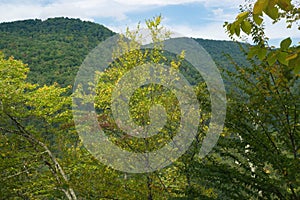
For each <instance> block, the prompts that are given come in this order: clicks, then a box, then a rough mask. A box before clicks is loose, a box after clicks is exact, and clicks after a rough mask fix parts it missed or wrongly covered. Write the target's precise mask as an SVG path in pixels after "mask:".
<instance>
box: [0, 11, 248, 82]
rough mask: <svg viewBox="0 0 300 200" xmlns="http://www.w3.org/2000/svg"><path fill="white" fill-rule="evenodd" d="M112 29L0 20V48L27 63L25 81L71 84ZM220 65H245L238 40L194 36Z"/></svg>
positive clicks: (69, 21)
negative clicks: (91, 53) (27, 69)
mask: <svg viewBox="0 0 300 200" xmlns="http://www.w3.org/2000/svg"><path fill="white" fill-rule="evenodd" d="M114 34H116V33H115V32H113V31H111V30H109V29H108V28H107V27H105V26H103V25H101V24H98V23H94V22H89V21H82V20H80V19H73V18H65V17H56V18H49V19H46V20H41V19H29V20H20V21H14V22H4V23H0V51H3V52H4V54H5V55H6V56H14V57H15V58H16V59H19V60H22V61H23V62H24V63H26V64H28V66H29V68H30V73H29V75H28V80H29V81H30V82H32V83H38V84H40V85H44V84H47V85H49V84H53V83H54V82H57V83H59V84H60V85H62V86H67V85H73V81H74V77H75V76H76V72H77V71H78V69H79V66H80V65H81V63H82V62H83V60H84V58H85V57H86V56H87V54H88V53H89V51H90V50H92V49H93V48H95V47H96V46H97V45H98V44H99V43H100V42H101V41H103V40H105V39H107V38H109V37H111V36H113V35H114ZM195 40H196V41H197V42H198V43H199V44H200V45H202V46H203V48H204V49H206V50H207V52H208V53H209V54H210V55H211V56H212V58H213V60H214V61H215V62H216V64H217V65H218V66H219V67H220V68H230V67H231V65H232V64H231V63H230V61H229V60H228V58H227V57H226V56H225V54H228V55H230V56H231V57H232V58H233V60H234V61H236V62H237V63H239V64H244V63H245V61H246V58H245V56H244V55H243V53H242V52H241V51H240V47H239V45H238V44H237V43H235V42H232V41H224V40H207V39H201V38H196V39H195Z"/></svg>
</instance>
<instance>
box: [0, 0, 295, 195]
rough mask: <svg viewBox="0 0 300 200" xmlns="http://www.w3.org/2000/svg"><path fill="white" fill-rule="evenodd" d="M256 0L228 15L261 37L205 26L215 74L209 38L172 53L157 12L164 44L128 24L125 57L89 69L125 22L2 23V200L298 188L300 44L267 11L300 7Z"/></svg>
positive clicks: (286, 12) (155, 25)
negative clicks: (217, 33)
mask: <svg viewBox="0 0 300 200" xmlns="http://www.w3.org/2000/svg"><path fill="white" fill-rule="evenodd" d="M247 2H248V1H247ZM257 2H258V3H256V4H255V6H254V8H253V6H252V5H251V4H252V2H249V4H250V5H251V6H249V5H248V3H247V5H246V6H245V8H242V7H241V8H242V9H245V10H241V12H242V13H240V14H239V15H238V16H237V17H236V21H235V22H233V23H226V24H225V27H227V28H228V35H229V36H230V37H233V36H234V35H236V36H237V37H239V38H240V39H242V38H241V35H240V33H241V32H244V33H245V34H247V35H248V36H249V37H250V38H251V39H253V41H254V42H253V43H254V44H253V46H250V45H249V46H250V47H249V46H248V44H238V43H235V42H230V41H212V40H204V39H196V41H197V42H198V43H199V44H201V45H202V46H203V47H204V48H205V49H206V51H207V52H208V53H209V54H210V55H211V57H212V58H213V60H214V62H215V63H216V64H217V66H218V67H219V69H221V70H220V71H221V72H222V74H221V75H222V77H221V76H219V75H218V74H217V77H215V76H208V79H205V81H206V82H204V81H203V79H202V78H201V75H200V73H201V72H199V71H197V70H196V67H194V68H193V66H192V65H193V64H194V63H193V59H191V58H194V57H196V58H201V59H198V60H202V59H203V60H204V61H205V62H204V64H203V65H205V66H206V63H207V60H209V63H213V61H212V60H210V59H206V58H208V56H206V53H205V52H204V56H205V57H200V56H203V55H200V54H199V55H200V56H199V57H197V56H194V55H198V51H200V50H201V51H202V50H203V49H202V48H198V46H199V45H198V43H196V45H195V41H194V40H192V42H191V44H192V45H191V44H190V43H189V42H187V41H188V40H181V43H179V44H180V45H177V46H180V47H181V46H184V47H185V48H184V50H182V49H180V51H178V52H179V53H178V55H173V54H172V53H167V52H165V51H164V45H166V44H165V43H164V42H163V41H164V40H165V39H166V38H168V36H169V35H168V33H167V32H165V31H161V30H164V26H162V24H161V20H162V17H161V16H157V17H154V18H153V19H150V20H146V21H145V23H146V27H147V29H148V30H149V33H150V36H151V38H152V42H153V46H151V48H148V49H143V48H142V47H141V46H140V44H139V42H138V39H137V38H138V36H139V34H142V33H141V30H138V31H135V32H130V31H129V30H127V31H126V32H125V33H124V35H123V36H125V37H120V38H119V40H116V41H115V43H113V44H114V45H115V46H116V49H114V50H115V52H114V53H115V54H114V55H113V56H112V59H114V58H115V57H117V58H118V59H115V60H114V62H112V63H109V64H107V65H108V66H105V67H106V68H105V69H103V70H102V69H101V70H102V71H101V70H98V68H97V69H94V68H93V67H90V66H88V67H89V68H87V69H86V68H85V69H83V70H82V71H79V73H78V76H79V78H77V79H76V81H74V80H75V75H76V74H77V72H78V70H79V69H82V68H79V66H80V65H81V64H82V62H83V60H84V59H85V58H86V56H87V55H88V53H89V52H90V51H91V50H92V49H93V48H94V47H96V46H97V44H99V43H100V42H101V41H103V40H105V39H107V38H109V37H111V36H113V35H115V33H113V32H112V31H110V30H109V29H107V28H105V27H104V26H102V25H99V24H96V23H92V22H84V21H81V20H79V19H69V18H53V19H48V20H45V21H41V20H25V21H16V22H10V23H1V24H0V200H2V199H68V200H77V199H78V200H79V199H91V200H93V199H120V200H123V199H124V200H127V199H132V200H135V199H148V200H156V199H158V200H160V199H165V200H179V199H181V200H191V199H210V200H231V199H238V200H239V199H242V200H244V199H253V200H255V199H261V200H264V199H269V200H275V199H276V200H277V199H280V200H286V199H291V200H298V199H299V198H300V175H299V169H300V119H299V116H300V109H299V108H300V102H299V99H300V90H299V88H300V87H299V85H300V81H299V78H300V76H299V72H298V69H299V62H298V59H299V58H300V56H299V55H300V47H299V45H298V46H292V45H291V44H292V40H291V38H286V39H284V40H283V41H282V42H281V44H280V48H276V49H275V48H273V47H269V46H268V45H267V44H268V42H267V39H266V37H265V33H264V29H263V25H262V24H261V23H262V21H263V20H264V18H265V17H266V15H263V14H262V13H263V12H264V13H266V14H267V15H270V14H271V16H272V17H273V18H274V20H275V21H274V23H276V22H277V21H278V20H279V19H280V18H281V17H284V16H288V23H293V20H294V21H295V22H297V20H298V19H300V18H299V15H297V13H299V8H297V7H295V6H292V4H291V3H290V1H289V0H280V1H276V2H275V1H272V0H270V2H271V3H272V2H273V3H272V4H269V5H268V6H271V7H272V6H273V7H274V6H275V5H277V3H278V6H279V7H275V8H274V9H275V10H274V9H271V10H268V9H267V6H264V5H262V4H263V3H264V2H268V1H260V0H258V1H257ZM282 3H284V4H282ZM252 8H253V9H254V11H255V12H253V11H252ZM279 8H280V11H281V14H282V15H279V14H278V10H279ZM294 9H295V10H294ZM291 11H293V12H294V15H296V17H295V18H293V19H291V18H289V17H290V16H294V15H293V12H291ZM276 13H277V15H278V16H277V15H276ZM295 13H296V14H295ZM275 15H276V16H277V18H276V16H275ZM252 16H253V17H254V19H252ZM297 16H298V17H297ZM273 18H272V19H273ZM127 38H129V40H128V39H127ZM181 39H182V38H181ZM182 41H184V42H182ZM189 41H191V39H189ZM110 44H111V43H110ZM176 44H178V43H176ZM114 45H113V47H115V46H114ZM173 45H174V44H173ZM185 45H186V46H185ZM193 45H195V46H196V47H197V48H198V49H197V48H195V49H196V50H194V49H192V48H190V49H189V47H190V46H192V47H194V46H193ZM174 46H176V45H174ZM240 47H242V48H243V49H244V50H245V51H241V49H240ZM248 47H249V48H248ZM185 49H188V50H190V51H191V52H192V53H187V52H188V51H185ZM100 50H101V52H104V54H103V55H105V59H103V60H106V57H107V56H106V54H105V53H107V52H106V49H105V48H103V47H102V49H100ZM193 50H194V51H193ZM196 51H197V52H196ZM95 52H96V53H99V51H95ZM108 52H109V50H108ZM96 55H99V54H96ZM108 55H109V56H111V53H109V54H108ZM97 58H98V57H97V56H95V54H94V55H93V56H90V57H89V59H91V60H89V62H86V63H87V64H90V63H95V62H94V61H95V60H93V59H97ZM100 60H101V59H100ZM196 60H197V59H196ZM96 61H97V62H98V60H96ZM101 61H102V60H101ZM149 62H150V63H155V65H153V66H155V67H153V66H152V65H150V66H149V65H147V63H149ZM166 63H167V64H166ZM196 64H198V63H196ZM165 65H169V66H168V68H166V67H164V66H165ZM92 66H95V65H92ZM137 66H139V67H137ZM194 66H196V65H194ZM208 66H209V67H210V68H211V66H213V65H208ZM295 66H296V67H295ZM96 67H98V66H96ZM142 67H144V68H142ZM147 67H148V68H147ZM189 67H190V68H189ZM210 68H209V69H210ZM141 69H142V70H141ZM205 69H206V70H207V69H208V68H205ZM93 70H97V71H98V72H96V73H95V74H96V76H95V77H94V76H89V75H90V73H89V72H92V73H94V72H95V71H93ZM139 70H140V71H139ZM207 71H209V70H207ZM215 71H217V70H215ZM178 72H180V73H181V74H182V75H183V76H181V75H177V74H180V73H178ZM132 73H135V74H134V76H131V75H132ZM213 75H215V74H213ZM124 77H125V78H124ZM184 79H186V80H184ZM222 79H223V80H224V82H225V83H228V82H230V86H231V88H233V89H232V90H227V91H225V89H224V87H223V84H218V83H220V82H221V83H222ZM74 82H75V83H74ZM187 82H189V83H190V82H192V83H190V84H189V83H187ZM36 83H37V84H36ZM56 83H58V84H56ZM168 84H169V85H168ZM169 86H170V87H169ZM72 87H73V90H71V88H72ZM71 91H73V93H72V95H71ZM116 102H117V103H116ZM225 111H226V113H225ZM225 115H226V117H225ZM116 116H117V117H116ZM124 116H125V117H124ZM100 127H101V128H102V129H101V131H100ZM211 130H213V131H211ZM142 134H143V135H142ZM148 134H150V136H149V135H148ZM141 136H142V137H141ZM216 136H217V137H216ZM187 141H189V143H188V142H187ZM180 142H181V143H180ZM109 145H110V146H109ZM165 147H166V148H165ZM203 147H204V148H203ZM202 148H203V149H204V150H203V149H202ZM182 149H183V151H182ZM202 150H203V151H202ZM179 151H181V152H180V153H179V154H177V152H179ZM124 152H125V153H124ZM174 152H175V153H174ZM203 152H204V153H207V154H205V156H201V155H203V154H201V153H203ZM173 154H176V155H175V157H172V156H173ZM199 155H200V156H199ZM176 156H177V157H176ZM136 158H138V159H136ZM152 166H155V167H152ZM123 169H125V170H123ZM132 169H135V170H132Z"/></svg>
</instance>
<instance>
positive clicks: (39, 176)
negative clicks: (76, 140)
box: [0, 53, 77, 199]
mask: <svg viewBox="0 0 300 200" xmlns="http://www.w3.org/2000/svg"><path fill="white" fill-rule="evenodd" d="M28 71H29V69H28V68H27V67H26V65H24V64H23V63H22V62H21V61H17V60H15V59H14V58H12V57H11V58H9V59H7V60H6V59H5V58H4V55H3V54H2V53H1V55H0V72H1V73H0V106H1V108H0V116H1V117H0V132H1V138H0V146H1V162H0V163H1V164H0V167H1V172H2V173H1V198H14V197H20V198H37V197H38V198H47V197H48V198H49V197H55V196H56V195H57V193H61V192H63V193H64V194H65V195H66V197H67V198H68V199H77V198H76V195H75V192H74V191H73V189H72V187H71V186H70V185H69V178H68V176H67V174H66V173H65V171H64V169H63V167H62V166H61V164H60V161H59V159H58V158H57V155H56V153H55V151H54V150H55V149H56V150H57V148H50V146H51V145H50V144H51V143H50V140H49V139H48V138H47V137H49V136H53V137H54V136H58V135H59V134H60V133H61V127H60V125H61V122H62V121H66V118H68V116H69V114H68V111H67V110H66V107H68V106H69V105H70V98H69V97H65V96H63V94H64V93H65V92H66V90H67V88H59V87H58V86H57V85H53V86H44V87H40V88H37V85H33V84H30V83H28V82H26V80H25V79H26V76H27V73H28ZM54 141H55V138H52V142H54ZM54 191H56V192H54Z"/></svg>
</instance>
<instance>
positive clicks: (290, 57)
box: [286, 53, 298, 61]
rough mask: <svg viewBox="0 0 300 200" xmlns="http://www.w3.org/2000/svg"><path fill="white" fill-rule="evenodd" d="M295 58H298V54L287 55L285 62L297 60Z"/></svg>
mask: <svg viewBox="0 0 300 200" xmlns="http://www.w3.org/2000/svg"><path fill="white" fill-rule="evenodd" d="M297 56H298V54H297V53H295V54H292V55H289V56H288V57H287V58H286V60H287V61H289V60H293V59H295V58H297Z"/></svg>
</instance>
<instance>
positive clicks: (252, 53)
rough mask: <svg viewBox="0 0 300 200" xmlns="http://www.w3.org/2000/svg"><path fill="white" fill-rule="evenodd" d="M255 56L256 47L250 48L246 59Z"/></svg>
mask: <svg viewBox="0 0 300 200" xmlns="http://www.w3.org/2000/svg"><path fill="white" fill-rule="evenodd" d="M255 55H257V47H256V46H253V47H250V49H249V51H248V56H247V58H248V59H251V58H253V57H254V56H255Z"/></svg>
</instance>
